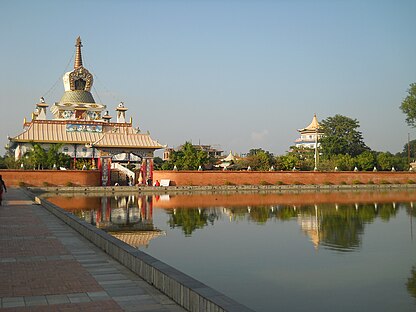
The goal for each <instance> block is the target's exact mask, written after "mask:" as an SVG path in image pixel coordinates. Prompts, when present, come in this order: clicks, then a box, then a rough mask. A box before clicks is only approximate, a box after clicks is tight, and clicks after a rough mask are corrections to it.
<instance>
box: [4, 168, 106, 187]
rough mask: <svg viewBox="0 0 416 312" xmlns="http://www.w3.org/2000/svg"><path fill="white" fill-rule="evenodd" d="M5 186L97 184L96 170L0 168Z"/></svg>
mask: <svg viewBox="0 0 416 312" xmlns="http://www.w3.org/2000/svg"><path fill="white" fill-rule="evenodd" d="M0 174H1V175H2V176H3V180H4V182H5V183H6V186H18V185H22V184H23V183H24V185H27V186H47V185H49V186H68V185H69V184H71V183H72V185H77V186H99V185H100V172H99V171H98V170H10V169H7V170H0Z"/></svg>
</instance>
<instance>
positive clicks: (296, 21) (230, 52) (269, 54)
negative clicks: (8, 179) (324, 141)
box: [0, 0, 416, 154]
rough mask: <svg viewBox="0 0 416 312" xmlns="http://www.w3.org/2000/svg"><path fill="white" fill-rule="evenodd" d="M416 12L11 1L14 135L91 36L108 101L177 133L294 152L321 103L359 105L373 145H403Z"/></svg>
mask: <svg viewBox="0 0 416 312" xmlns="http://www.w3.org/2000/svg"><path fill="white" fill-rule="evenodd" d="M415 12H416V2H415V1H412V0H401V1H394V0H380V1H376V0H364V1H358V0H352V1H347V0H338V1H330V0H317V1H305V0H294V1H285V0H280V1H279V0H277V1H271V0H270V1H267V0H260V1H254V0H240V1H237V0H230V1H215V0H214V1H208V0H207V1H203V0H201V1H185V0H172V1H167V0H165V1H163V0H161V1H144V0H143V1H113V0H106V1H98V0H97V1H80V0H75V1H70V2H67V1H45V0H43V1H22V0H18V1H3V2H1V3H0V23H1V27H0V34H1V37H2V38H3V43H2V49H1V50H0V60H1V63H2V71H1V74H0V84H1V92H0V101H1V103H2V104H1V105H2V114H0V118H1V121H0V122H1V127H0V144H1V145H2V147H4V146H5V145H6V144H7V143H8V140H7V136H8V135H9V136H15V135H17V134H19V133H20V132H21V131H22V121H23V118H24V117H26V118H27V119H29V120H30V117H31V113H32V112H33V110H34V109H35V105H36V103H38V101H39V98H40V97H41V96H44V97H45V100H46V102H47V103H48V104H50V105H52V104H53V103H54V102H56V101H59V99H60V98H61V96H62V94H63V84H62V75H63V74H64V72H66V71H69V70H70V69H71V68H72V66H73V55H74V52H75V47H74V44H75V39H76V38H77V37H78V36H81V38H82V42H83V50H82V52H83V60H84V66H85V67H86V68H87V69H88V70H90V72H92V74H93V75H94V87H95V89H94V90H93V95H94V98H95V100H96V102H99V103H102V104H105V105H107V109H108V110H109V111H110V114H111V115H112V116H115V112H114V109H115V108H116V105H117V104H118V103H119V102H120V101H124V103H125V105H126V107H127V108H128V109H129V110H128V111H127V118H130V116H132V117H133V124H134V126H139V127H140V129H142V130H144V131H147V130H149V131H150V133H151V135H152V137H153V138H155V139H157V140H158V141H159V142H160V143H162V144H166V145H168V146H170V147H177V146H179V145H181V144H183V143H184V142H185V141H192V142H193V143H201V144H209V145H215V146H218V147H220V148H221V149H223V150H224V151H225V154H226V153H228V151H230V150H232V151H233V152H238V153H246V152H248V151H249V150H250V149H251V148H263V149H264V150H267V151H270V152H272V153H274V154H283V153H285V151H287V150H288V149H289V147H290V146H291V145H293V143H294V140H295V139H296V138H297V137H298V132H297V131H296V130H297V129H299V128H303V127H305V126H307V125H308V124H309V123H310V122H311V120H312V117H313V114H314V113H316V114H317V117H318V119H319V120H322V119H325V118H327V117H330V116H334V115H335V114H341V115H345V116H348V117H351V118H355V119H357V120H358V121H359V122H360V125H361V127H360V129H359V130H360V131H361V132H362V133H363V136H364V141H365V143H366V144H367V145H368V146H369V147H371V148H372V149H373V150H377V151H390V152H392V153H396V152H399V151H402V150H403V146H404V144H405V143H406V142H407V137H408V133H410V138H411V139H415V138H416V131H415V129H412V128H410V127H408V126H407V125H406V123H405V116H404V114H403V113H402V112H401V111H400V109H399V106H400V103H401V101H402V100H403V98H404V97H405V96H406V95H407V92H406V90H407V89H408V87H409V84H410V83H412V82H416V58H415V55H416V41H415V40H414V31H415V29H416V19H415V18H414V15H415ZM48 118H51V114H50V113H49V115H48ZM3 153H4V149H2V154H3Z"/></svg>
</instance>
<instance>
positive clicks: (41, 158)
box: [23, 143, 71, 169]
mask: <svg viewBox="0 0 416 312" xmlns="http://www.w3.org/2000/svg"><path fill="white" fill-rule="evenodd" d="M32 145H33V148H32V149H31V150H29V151H28V152H27V153H26V154H25V155H24V156H23V163H24V166H25V168H37V169H52V168H53V167H54V166H56V167H66V168H68V167H69V165H70V161H71V157H70V156H68V155H66V154H64V153H61V152H60V151H59V150H60V149H61V147H62V144H51V145H49V149H48V150H46V149H44V148H43V147H42V146H41V145H40V144H38V143H33V144H32Z"/></svg>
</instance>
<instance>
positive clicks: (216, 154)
mask: <svg viewBox="0 0 416 312" xmlns="http://www.w3.org/2000/svg"><path fill="white" fill-rule="evenodd" d="M192 146H193V147H194V148H195V149H197V150H198V149H199V150H202V151H204V152H206V153H207V154H208V157H211V158H221V157H223V156H222V153H223V152H224V151H223V150H220V149H217V148H215V147H213V146H212V145H201V144H194V145H192ZM181 148H182V145H181V146H179V147H178V148H177V149H174V148H171V147H168V148H165V150H164V152H163V160H164V161H167V160H169V159H170V155H171V153H172V152H173V151H179V150H180V149H181Z"/></svg>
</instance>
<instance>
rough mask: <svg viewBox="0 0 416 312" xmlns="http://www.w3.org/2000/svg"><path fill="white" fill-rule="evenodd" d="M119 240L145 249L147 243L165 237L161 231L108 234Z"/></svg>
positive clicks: (164, 233)
mask: <svg viewBox="0 0 416 312" xmlns="http://www.w3.org/2000/svg"><path fill="white" fill-rule="evenodd" d="M108 234H111V235H112V236H114V237H116V238H118V239H119V240H121V241H123V242H125V243H126V244H129V245H130V246H133V247H135V248H139V247H147V246H148V245H149V242H150V241H151V240H152V239H154V238H156V237H159V236H165V235H166V232H165V231H161V230H157V229H154V230H151V231H134V232H108Z"/></svg>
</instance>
